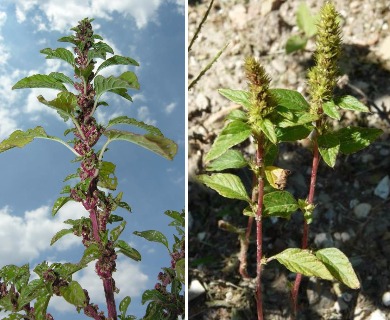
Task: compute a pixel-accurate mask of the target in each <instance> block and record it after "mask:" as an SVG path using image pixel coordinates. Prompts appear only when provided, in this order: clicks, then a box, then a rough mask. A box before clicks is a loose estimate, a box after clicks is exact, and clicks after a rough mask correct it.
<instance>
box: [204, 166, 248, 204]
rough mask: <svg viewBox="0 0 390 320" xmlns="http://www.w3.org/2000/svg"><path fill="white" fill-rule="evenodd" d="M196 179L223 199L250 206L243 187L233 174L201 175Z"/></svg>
mask: <svg viewBox="0 0 390 320" xmlns="http://www.w3.org/2000/svg"><path fill="white" fill-rule="evenodd" d="M197 179H198V180H199V181H200V182H201V183H204V184H205V185H206V186H208V187H209V188H211V189H213V190H215V191H217V192H218V193H219V194H220V195H221V196H223V197H225V198H230V199H239V200H244V201H247V202H248V203H249V204H251V200H250V198H249V197H248V195H247V192H246V190H245V187H244V185H243V184H242V182H241V180H240V178H239V177H237V176H235V175H234V174H230V173H215V174H212V175H210V176H209V175H206V174H202V175H199V176H197Z"/></svg>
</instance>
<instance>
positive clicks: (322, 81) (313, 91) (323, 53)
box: [308, 2, 341, 114]
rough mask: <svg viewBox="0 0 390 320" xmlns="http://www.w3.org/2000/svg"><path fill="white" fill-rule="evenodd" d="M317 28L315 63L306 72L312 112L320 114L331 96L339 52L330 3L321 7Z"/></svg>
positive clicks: (336, 24)
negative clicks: (323, 105)
mask: <svg viewBox="0 0 390 320" xmlns="http://www.w3.org/2000/svg"><path fill="white" fill-rule="evenodd" d="M317 30H318V31H317V37H316V46H317V49H316V52H315V55H314V58H315V60H316V65H315V66H314V67H313V68H312V69H310V70H309V73H308V77H309V79H308V85H309V90H308V91H309V94H310V96H311V100H312V103H311V111H312V113H313V114H322V112H323V111H322V104H323V103H324V102H326V101H328V100H329V99H330V98H331V97H332V94H333V90H334V88H335V86H336V82H337V79H336V78H337V75H338V67H337V60H338V58H339V56H340V53H341V49H340V48H341V36H340V34H341V31H340V26H339V23H338V13H337V11H336V9H335V7H334V5H333V4H332V3H330V2H327V3H326V4H325V5H324V6H323V7H322V8H321V12H320V19H319V23H318V26H317Z"/></svg>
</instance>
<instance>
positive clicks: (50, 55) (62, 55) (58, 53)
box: [40, 48, 75, 67]
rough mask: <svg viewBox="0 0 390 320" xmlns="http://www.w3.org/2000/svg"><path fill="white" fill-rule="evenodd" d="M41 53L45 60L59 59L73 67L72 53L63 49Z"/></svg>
mask: <svg viewBox="0 0 390 320" xmlns="http://www.w3.org/2000/svg"><path fill="white" fill-rule="evenodd" d="M40 52H41V53H43V54H45V55H46V59H61V60H64V61H65V62H67V63H69V64H70V65H71V66H72V67H73V66H74V65H75V61H74V56H73V53H72V52H70V51H69V50H67V49H65V48H58V49H54V50H53V49H50V48H46V49H42V50H41V51H40Z"/></svg>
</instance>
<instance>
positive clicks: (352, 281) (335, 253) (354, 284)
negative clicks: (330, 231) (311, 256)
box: [316, 248, 360, 289]
mask: <svg viewBox="0 0 390 320" xmlns="http://www.w3.org/2000/svg"><path fill="white" fill-rule="evenodd" d="M316 257H317V258H318V259H320V260H321V261H322V262H323V263H324V264H325V266H326V267H327V268H328V270H329V271H330V273H331V274H332V275H333V277H335V278H336V279H337V280H339V281H340V282H342V283H344V284H345V285H346V286H348V287H350V288H351V289H359V288H360V283H359V279H358V278H357V276H356V274H355V271H354V270H353V267H352V265H351V263H350V262H349V260H348V258H347V257H346V256H345V255H344V253H342V252H341V251H340V250H339V249H337V248H325V249H321V250H318V251H317V252H316Z"/></svg>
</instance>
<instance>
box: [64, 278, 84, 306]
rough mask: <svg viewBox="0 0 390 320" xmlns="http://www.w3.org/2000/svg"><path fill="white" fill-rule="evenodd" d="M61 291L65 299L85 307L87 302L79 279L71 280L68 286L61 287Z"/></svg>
mask: <svg viewBox="0 0 390 320" xmlns="http://www.w3.org/2000/svg"><path fill="white" fill-rule="evenodd" d="M60 292H61V295H62V296H63V297H64V299H65V300H66V301H67V302H69V303H70V304H73V305H74V306H75V307H83V306H84V305H85V304H86V302H87V299H86V296H85V293H84V290H83V288H82V287H81V286H80V284H79V283H78V282H77V281H71V282H70V283H69V284H68V285H67V286H64V287H60Z"/></svg>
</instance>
